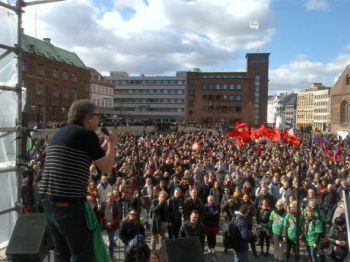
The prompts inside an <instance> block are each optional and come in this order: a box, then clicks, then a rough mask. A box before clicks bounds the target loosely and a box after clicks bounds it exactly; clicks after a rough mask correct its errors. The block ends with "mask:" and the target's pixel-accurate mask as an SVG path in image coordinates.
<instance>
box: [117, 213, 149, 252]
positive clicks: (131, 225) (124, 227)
mask: <svg viewBox="0 0 350 262" xmlns="http://www.w3.org/2000/svg"><path fill="white" fill-rule="evenodd" d="M137 232H139V234H140V235H143V236H144V237H145V229H144V227H143V226H142V224H138V222H137V212H136V210H134V209H131V210H130V211H129V213H128V216H127V217H126V218H125V219H124V220H123V221H122V223H121V225H120V230H119V238H120V239H121V240H122V242H123V244H124V251H126V248H127V247H128V244H129V242H130V240H132V239H134V238H135V236H137Z"/></svg>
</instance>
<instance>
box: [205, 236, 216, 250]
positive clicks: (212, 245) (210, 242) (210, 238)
mask: <svg viewBox="0 0 350 262" xmlns="http://www.w3.org/2000/svg"><path fill="white" fill-rule="evenodd" d="M207 242H208V247H209V248H210V249H212V248H215V246H216V235H213V236H209V235H207Z"/></svg>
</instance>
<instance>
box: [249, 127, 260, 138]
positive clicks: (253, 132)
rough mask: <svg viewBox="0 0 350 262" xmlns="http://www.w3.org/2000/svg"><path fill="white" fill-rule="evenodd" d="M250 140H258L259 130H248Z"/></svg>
mask: <svg viewBox="0 0 350 262" xmlns="http://www.w3.org/2000/svg"><path fill="white" fill-rule="evenodd" d="M250 138H251V139H259V138H260V134H259V129H250Z"/></svg>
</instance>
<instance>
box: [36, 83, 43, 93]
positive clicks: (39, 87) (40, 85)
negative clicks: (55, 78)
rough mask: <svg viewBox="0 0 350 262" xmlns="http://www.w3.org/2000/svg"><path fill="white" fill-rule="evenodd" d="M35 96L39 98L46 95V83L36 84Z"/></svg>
mask: <svg viewBox="0 0 350 262" xmlns="http://www.w3.org/2000/svg"><path fill="white" fill-rule="evenodd" d="M35 94H36V95H38V96H43V95H44V83H43V82H36V83H35Z"/></svg>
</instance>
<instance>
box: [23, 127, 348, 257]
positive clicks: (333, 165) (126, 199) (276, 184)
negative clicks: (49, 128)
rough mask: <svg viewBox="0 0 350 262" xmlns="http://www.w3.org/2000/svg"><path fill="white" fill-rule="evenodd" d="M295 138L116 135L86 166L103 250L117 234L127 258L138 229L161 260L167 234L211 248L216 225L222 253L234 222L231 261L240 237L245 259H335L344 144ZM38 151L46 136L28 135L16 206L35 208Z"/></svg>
mask: <svg viewBox="0 0 350 262" xmlns="http://www.w3.org/2000/svg"><path fill="white" fill-rule="evenodd" d="M297 136H298V138H299V139H300V142H301V143H300V145H299V146H297V145H290V144H288V143H286V142H284V141H277V142H276V141H270V140H268V139H265V138H260V139H258V140H249V141H247V142H245V143H243V144H241V143H240V144H238V143H236V139H234V138H228V137H225V136H223V135H222V134H216V132H210V131H203V130H202V131H187V132H184V131H180V130H178V131H177V132H170V133H169V132H167V133H166V134H164V135H163V134H157V135H145V136H142V137H135V136H133V135H119V136H117V143H116V156H115V157H116V161H115V165H114V167H113V170H112V172H109V173H103V172H101V171H100V170H99V169H98V168H97V167H96V166H95V165H93V164H92V165H91V166H90V177H89V184H88V187H87V201H88V203H89V204H90V206H91V207H92V209H93V210H94V212H95V214H96V216H97V217H98V218H99V221H100V224H101V227H102V229H103V230H106V232H107V235H108V242H109V243H108V250H109V255H110V256H111V257H113V254H114V249H115V246H116V244H115V243H116V242H115V241H116V239H117V238H120V239H121V241H122V242H123V244H124V248H125V252H126V257H128V255H127V251H128V250H130V247H132V246H134V243H135V238H136V239H137V240H138V241H140V242H142V241H143V242H144V239H145V237H146V232H149V233H150V235H151V241H150V244H149V250H148V251H147V246H148V245H147V244H145V246H146V248H145V250H146V251H143V252H145V253H146V254H147V256H151V257H152V259H151V260H150V261H157V259H158V260H159V259H160V254H159V251H158V250H159V249H160V248H161V247H162V246H163V245H164V241H165V239H166V238H170V239H173V238H181V237H189V236H197V237H198V238H199V240H200V243H201V245H202V248H203V251H205V252H207V253H209V254H214V253H215V252H217V247H216V240H217V235H218V233H219V232H220V231H222V232H223V234H224V247H225V250H224V253H228V249H229V248H230V247H232V246H230V243H229V242H230V237H231V235H230V234H232V232H230V225H231V224H232V221H236V226H237V229H238V231H237V232H239V237H238V238H237V236H236V239H238V240H239V244H238V245H235V246H234V249H235V254H236V258H237V260H238V261H248V260H247V259H248V255H247V254H248V249H249V247H248V246H249V245H250V248H251V251H252V254H253V256H254V257H258V256H272V255H273V257H274V260H275V261H284V260H285V259H287V261H288V260H290V258H291V253H292V251H293V253H295V251H296V247H297V245H298V246H299V245H300V248H305V249H306V252H307V256H308V258H309V260H310V261H312V262H314V261H325V258H326V257H327V256H328V257H330V258H332V259H333V260H334V261H344V259H345V257H346V256H347V254H348V253H349V250H348V242H347V241H348V239H347V233H346V232H347V231H346V223H345V210H344V200H343V199H342V190H343V189H349V188H350V177H349V172H350V153H348V152H349V150H348V148H349V145H348V144H346V143H343V142H342V141H338V140H337V139H336V138H335V137H334V136H332V135H327V136H326V135H325V136H324V141H325V143H326V146H328V147H331V146H333V147H334V148H340V150H341V152H340V153H338V156H339V157H337V158H336V159H333V158H332V157H330V156H329V157H327V156H326V155H325V154H324V151H323V150H322V147H323V146H324V145H321V144H320V143H313V141H312V135H311V134H310V133H299V134H297ZM101 142H102V139H101ZM45 152H46V144H45V141H43V140H41V139H37V140H36V142H35V143H34V147H33V148H32V150H31V152H30V157H31V161H30V162H29V163H28V167H27V168H25V171H24V173H23V174H24V175H23V177H24V179H23V185H22V204H23V210H24V212H41V211H42V207H41V205H42V204H41V202H40V198H38V197H36V194H37V190H36V188H37V185H38V184H40V180H41V174H42V170H43V167H44V164H45ZM68 164H69V163H67V165H68ZM299 186H300V187H299ZM298 194H300V199H301V203H298V202H297V199H298ZM298 207H299V208H300V210H298ZM299 211H300V214H301V215H300V217H299V218H298V219H297V215H298V213H299ZM138 216H140V223H138V221H139V220H138ZM220 220H221V221H222V220H224V223H220ZM297 223H299V224H297ZM220 225H221V226H220ZM297 228H298V229H297ZM231 244H232V243H231ZM271 245H273V250H274V251H273V254H271V250H272V249H271ZM140 252H141V251H140ZM285 254H286V255H285ZM130 256H132V255H130ZM127 259H128V258H127ZM129 259H131V260H129V261H132V258H129Z"/></svg>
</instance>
